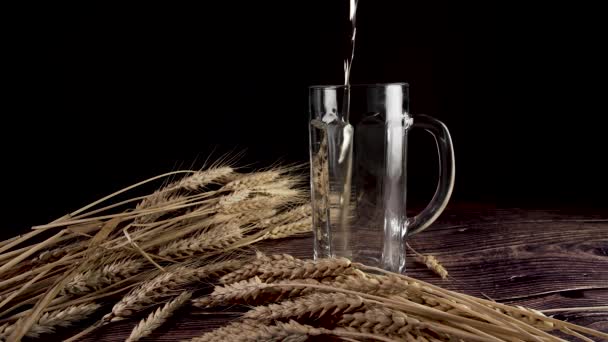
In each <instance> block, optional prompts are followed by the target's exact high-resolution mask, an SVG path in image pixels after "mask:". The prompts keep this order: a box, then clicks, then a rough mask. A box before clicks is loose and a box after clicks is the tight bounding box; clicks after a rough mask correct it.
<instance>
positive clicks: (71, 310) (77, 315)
mask: <svg viewBox="0 0 608 342" xmlns="http://www.w3.org/2000/svg"><path fill="white" fill-rule="evenodd" d="M100 307H101V306H100V305H99V304H95V303H87V304H81V305H74V306H69V307H67V308H65V309H61V310H55V311H49V312H45V313H44V314H42V316H40V318H39V319H38V321H37V322H36V323H34V324H33V325H32V327H31V328H30V330H29V331H28V332H27V333H26V334H25V336H27V337H31V338H36V337H39V336H40V335H42V334H48V333H53V332H55V329H57V328H59V327H69V326H71V325H72V324H74V323H76V322H78V321H80V320H83V319H85V318H87V317H88V316H89V315H90V314H92V313H93V312H95V311H96V310H97V309H99V308H100ZM21 322H22V319H19V320H18V321H17V322H15V323H14V324H8V323H7V324H4V325H3V326H2V327H0V341H6V340H7V338H8V337H9V336H10V335H11V334H12V332H13V331H14V330H15V328H16V327H17V325H19V324H21Z"/></svg>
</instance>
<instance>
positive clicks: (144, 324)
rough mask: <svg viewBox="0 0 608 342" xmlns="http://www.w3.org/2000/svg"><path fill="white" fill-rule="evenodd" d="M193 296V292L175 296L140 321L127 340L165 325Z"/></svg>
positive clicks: (128, 341) (137, 339)
mask: <svg viewBox="0 0 608 342" xmlns="http://www.w3.org/2000/svg"><path fill="white" fill-rule="evenodd" d="M190 297H192V292H188V291H186V292H183V293H182V294H180V295H179V296H177V297H175V298H174V299H172V300H171V301H169V302H168V303H167V304H165V305H164V306H163V307H162V308H158V309H157V310H156V311H154V312H152V313H151V314H150V315H149V316H148V317H147V318H146V319H144V320H142V321H140V322H139V324H138V325H137V326H136V327H135V328H134V329H133V331H131V335H129V338H127V342H135V341H139V340H140V339H142V338H144V337H146V336H148V335H150V334H151V333H152V331H154V330H156V329H157V328H158V327H160V326H161V325H163V324H164V323H165V322H166V321H167V319H169V318H170V317H171V316H173V313H174V312H175V311H176V310H177V309H179V308H180V307H182V306H183V305H184V304H185V303H186V302H187V301H188V300H189V299H190Z"/></svg>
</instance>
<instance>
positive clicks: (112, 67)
mask: <svg viewBox="0 0 608 342" xmlns="http://www.w3.org/2000/svg"><path fill="white" fill-rule="evenodd" d="M347 7H348V1H347V0H340V1H338V0H317V1H302V2H293V1H283V2H278V1H277V2H271V1H248V2H244V1H230V2H228V1H227V2H223V4H222V3H215V2H213V3H212V4H211V3H210V4H205V5H197V6H189V5H183V4H167V3H166V4H151V3H142V4H140V5H131V7H129V8H127V7H126V6H125V5H124V4H121V5H110V4H97V5H94V6H92V7H91V8H86V9H85V8H72V9H70V11H66V12H65V13H64V14H65V16H64V15H62V16H61V17H56V18H57V19H51V20H49V16H47V15H45V14H44V13H43V14H42V17H46V20H44V21H38V19H37V18H34V17H30V15H29V12H27V10H26V11H25V12H23V13H22V14H21V15H22V16H19V17H18V18H19V19H17V20H16V23H15V24H14V25H12V26H11V27H10V30H8V31H7V33H6V36H7V43H6V46H5V48H6V49H4V54H5V56H7V57H9V58H10V60H11V63H6V64H5V66H4V68H5V71H6V72H7V73H8V72H10V73H11V75H12V76H14V77H12V78H10V81H5V84H6V85H7V86H8V87H7V91H6V92H5V98H6V99H7V100H8V101H7V102H6V103H7V104H6V107H5V108H4V110H3V112H4V117H5V119H4V123H3V124H2V128H3V129H2V130H3V134H2V146H3V157H2V160H3V165H4V166H3V170H4V173H5V175H4V180H5V185H6V186H5V187H4V196H5V199H6V201H7V202H6V203H7V204H5V205H4V210H3V211H4V215H3V223H2V230H3V234H7V235H13V234H15V232H16V231H17V230H19V229H25V228H26V227H27V226H29V225H32V224H40V223H44V222H47V221H49V220H51V219H54V218H56V217H59V216H61V215H63V214H64V213H66V212H68V211H71V210H74V209H77V208H79V207H80V206H82V205H84V204H86V203H89V202H90V201H92V200H94V199H96V198H98V197H101V196H103V195H106V194H108V193H110V192H112V191H115V190H117V189H120V188H122V187H123V186H126V185H128V184H131V183H134V182H136V181H139V180H142V179H145V178H147V177H149V176H152V175H155V174H158V173H162V172H165V171H170V170H173V169H178V168H180V167H190V166H192V165H194V166H201V165H202V163H203V161H204V160H205V159H206V158H207V156H209V154H210V153H212V157H211V159H214V158H215V157H219V156H221V155H223V154H225V153H229V152H232V153H234V152H238V151H242V150H244V149H246V153H245V154H244V155H243V156H242V157H241V163H242V164H248V163H252V162H257V164H256V165H257V166H265V165H268V164H270V163H272V162H274V161H277V160H283V161H286V162H294V161H298V162H305V161H307V159H308V150H307V146H308V135H307V86H309V85H312V84H339V83H341V82H342V76H343V74H342V58H343V56H344V46H345V44H346V42H347V35H348V32H347V31H348V23H347V20H346V18H347V11H348V8H347ZM600 13H601V11H600V10H599V9H598V8H592V7H589V6H587V5H584V4H583V3H580V4H578V5H576V7H573V5H572V4H569V5H567V6H566V5H556V4H549V3H547V4H543V3H536V4H535V5H533V6H532V5H530V4H516V3H509V4H508V5H491V4H488V3H461V2H458V3H455V2H454V3H448V4H445V3H441V2H431V1H428V2H427V1H425V2H423V1H372V0H361V1H360V4H359V14H358V24H359V26H358V36H357V38H358V40H357V52H356V57H355V62H354V67H353V73H352V82H353V83H369V82H395V81H405V82H408V83H409V84H410V86H411V89H410V95H411V111H412V112H413V113H426V114H430V115H433V116H435V117H437V118H439V119H440V120H442V121H444V122H445V123H446V124H447V126H448V127H449V128H450V130H451V133H452V137H453V139H454V145H455V149H456V158H457V159H456V160H457V186H456V189H455V192H454V196H453V200H454V201H471V202H480V201H483V202H485V203H492V204H495V205H497V206H518V207H542V208H551V207H558V206H559V207H561V206H584V205H585V206H587V205H588V206H600V207H601V206H605V205H606V204H608V201H606V199H605V194H606V193H607V191H608V185H607V181H606V174H607V172H606V171H607V170H606V167H605V166H604V165H605V163H604V159H606V157H605V155H606V154H607V153H606V151H605V150H606V147H608V143H607V142H606V138H605V137H606V134H605V133H604V127H605V126H604V125H603V123H602V119H603V117H604V116H605V115H606V106H605V104H604V103H603V99H605V97H606V93H605V88H606V87H605V85H603V84H604V83H605V81H604V79H603V77H604V74H605V66H604V64H605V61H606V54H605V52H603V50H604V49H605V47H604V45H605V37H604V35H603V33H602V32H604V31H605V27H604V26H605V25H604V23H603V22H604V21H603V20H602V19H601V18H600ZM53 18H55V17H53ZM59 18H61V19H59ZM9 103H10V105H9ZM411 143H412V145H411V146H412V147H410V151H411V159H410V172H411V173H410V178H409V183H410V185H411V189H412V192H411V194H410V198H411V199H412V201H414V202H419V203H424V202H425V201H427V200H428V198H429V197H430V196H431V195H432V192H433V187H434V184H433V182H434V181H435V178H434V177H435V173H436V170H435V168H436V161H435V160H436V153H435V152H434V150H433V149H434V147H433V142H432V139H431V138H430V137H427V136H426V135H425V133H415V134H414V136H413V137H412V141H411Z"/></svg>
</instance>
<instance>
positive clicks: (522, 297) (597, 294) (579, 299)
mask: <svg viewBox="0 0 608 342" xmlns="http://www.w3.org/2000/svg"><path fill="white" fill-rule="evenodd" d="M606 219H608V213H607V212H603V211H601V210H593V209H585V210H577V209H564V210H522V209H498V208H493V207H490V206H480V205H476V204H475V205H469V204H465V205H462V204H460V205H452V206H451V207H450V208H449V209H448V210H447V211H446V212H445V213H444V214H443V215H442V217H441V218H440V219H439V220H438V222H436V223H435V224H434V225H433V226H432V227H431V228H429V229H428V230H427V231H425V232H423V233H421V234H419V235H417V236H415V237H414V238H412V239H411V240H410V244H411V245H412V247H414V248H415V249H416V250H418V251H419V252H421V253H426V254H433V255H435V256H436V257H437V258H438V259H439V260H440V262H441V263H442V264H443V265H444V266H445V267H446V268H447V269H448V271H449V272H450V278H449V279H447V280H441V279H439V278H438V277H437V276H436V275H434V274H433V273H431V272H430V271H428V270H427V269H426V268H425V267H424V266H423V265H420V264H417V263H416V262H415V261H414V260H413V259H414V258H412V257H409V258H408V262H407V273H408V275H411V276H413V277H416V278H419V279H421V280H424V281H428V282H431V283H433V284H437V285H440V286H443V287H445V288H449V289H452V290H456V291H461V292H464V293H468V294H471V295H475V296H486V297H490V298H492V299H494V300H496V301H500V302H505V303H508V304H513V305H525V306H529V307H532V308H535V309H539V310H543V309H553V308H573V307H587V306H599V305H608V220H606ZM311 240H312V238H311V237H304V238H297V239H285V240H278V241H273V242H272V243H270V244H263V245H260V247H259V248H260V249H261V250H263V251H266V252H268V253H290V254H292V255H294V256H296V257H300V258H310V257H311V256H312V241H311ZM186 311H188V310H186ZM237 317H238V315H237V314H234V313H231V312H225V313H221V314H204V313H203V314H195V313H181V314H178V315H177V316H176V317H175V318H174V319H172V320H171V321H170V322H169V323H168V324H166V325H165V326H163V327H161V328H160V329H159V330H158V331H156V332H154V333H153V334H152V336H151V337H150V338H148V339H147V340H154V341H176V340H182V339H187V338H192V337H195V336H198V335H200V334H201V333H202V332H204V331H208V330H211V329H213V328H216V327H219V326H221V325H224V324H226V323H227V322H229V321H231V320H233V319H236V318H237ZM554 317H556V318H559V319H565V320H568V321H570V322H573V323H576V324H581V325H584V326H588V327H591V328H594V329H598V330H600V331H604V332H608V312H584V313H572V312H560V313H557V314H554ZM136 323H137V322H136V321H129V322H120V323H117V324H113V325H111V326H108V327H105V328H102V329H99V330H97V331H96V332H94V333H93V334H92V335H90V336H87V337H86V338H84V339H83V340H84V341H90V342H93V341H96V342H102V341H124V340H125V338H126V337H127V336H128V335H129V333H130V332H131V329H132V328H133V326H134V325H135V324H136Z"/></svg>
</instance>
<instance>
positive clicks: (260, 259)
mask: <svg viewBox="0 0 608 342" xmlns="http://www.w3.org/2000/svg"><path fill="white" fill-rule="evenodd" d="M283 263H285V264H288V265H292V264H293V263H300V264H302V263H303V261H302V260H300V259H296V258H294V257H292V256H291V255H289V254H274V255H270V256H266V255H264V254H262V253H258V254H257V255H256V257H255V259H253V260H251V261H249V262H247V263H246V264H245V265H243V267H241V268H239V269H238V270H235V271H234V272H231V273H228V274H226V275H225V276H223V277H222V278H220V282H221V283H222V284H231V283H235V282H239V281H243V280H247V279H249V278H252V277H254V276H256V275H258V274H259V273H258V271H259V269H260V266H262V265H264V264H275V265H279V264H283Z"/></svg>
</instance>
